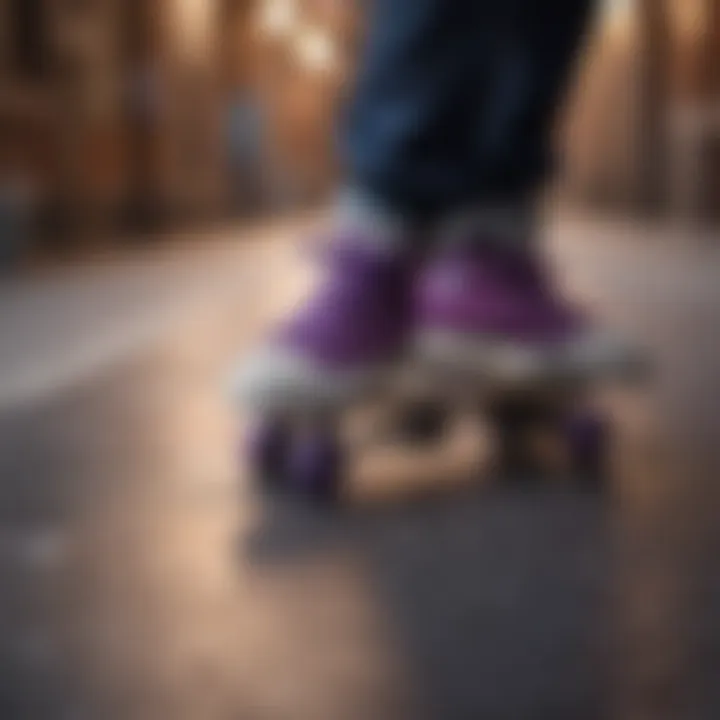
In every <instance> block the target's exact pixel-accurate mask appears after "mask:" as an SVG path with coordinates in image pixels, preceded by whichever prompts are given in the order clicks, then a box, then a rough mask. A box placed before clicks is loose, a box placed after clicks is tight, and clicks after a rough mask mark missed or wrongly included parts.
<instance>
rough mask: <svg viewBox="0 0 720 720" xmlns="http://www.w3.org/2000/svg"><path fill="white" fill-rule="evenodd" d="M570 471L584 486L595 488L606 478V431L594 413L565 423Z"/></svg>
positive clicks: (605, 423) (606, 426)
mask: <svg viewBox="0 0 720 720" xmlns="http://www.w3.org/2000/svg"><path fill="white" fill-rule="evenodd" d="M566 433H567V443H568V451H569V458H570V470H571V472H572V473H573V475H574V476H575V477H576V478H577V480H578V481H579V482H580V483H582V484H583V485H586V486H590V487H597V486H599V485H602V483H603V482H604V481H605V480H606V479H607V474H608V461H609V447H608V446H609V435H610V432H609V428H608V425H607V422H606V421H605V419H604V418H602V417H600V416H599V415H597V414H593V413H585V414H578V415H575V416H573V417H571V418H569V420H568V424H567V429H566Z"/></svg>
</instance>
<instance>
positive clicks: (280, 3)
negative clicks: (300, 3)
mask: <svg viewBox="0 0 720 720" xmlns="http://www.w3.org/2000/svg"><path fill="white" fill-rule="evenodd" d="M297 16H298V9H297V4H296V3H295V0H266V2H265V3H264V4H263V5H262V8H261V11H260V23H259V24H260V29H261V30H262V31H263V32H265V33H267V34H268V35H271V36H273V37H287V36H288V35H289V34H290V33H291V32H292V31H293V28H294V26H295V23H296V21H297Z"/></svg>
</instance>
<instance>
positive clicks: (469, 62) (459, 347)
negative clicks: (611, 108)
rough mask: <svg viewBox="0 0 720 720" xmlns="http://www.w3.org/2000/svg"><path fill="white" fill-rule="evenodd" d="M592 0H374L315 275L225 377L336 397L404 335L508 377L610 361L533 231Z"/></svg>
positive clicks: (619, 351) (274, 405)
mask: <svg viewBox="0 0 720 720" xmlns="http://www.w3.org/2000/svg"><path fill="white" fill-rule="evenodd" d="M593 5H594V3H593V2H592V0H543V2H537V1H536V0H502V2H497V1H496V0H412V1H409V0H378V1H377V2H375V3H374V4H373V7H372V9H371V15H370V18H369V21H370V22H369V33H368V37H367V39H366V44H365V49H364V53H363V54H362V57H361V63H360V68H359V74H358V77H357V80H356V86H355V89H354V95H353V97H352V99H351V102H350V104H349V106H348V108H347V113H346V116H345V117H344V118H343V121H344V122H343V126H342V142H341V144H342V148H341V149H342V158H343V161H344V164H345V169H346V185H345V191H344V192H343V193H341V196H340V199H339V201H338V203H337V208H336V210H337V211H336V213H335V218H334V229H333V231H332V237H331V242H330V246H331V247H330V249H329V252H328V254H327V258H326V261H327V277H326V279H325V281H324V282H323V283H321V285H320V287H319V288H318V289H317V290H316V291H315V293H314V295H313V296H312V297H311V298H310V299H309V300H308V301H307V302H306V303H305V304H304V305H303V306H302V307H300V308H299V309H297V310H296V311H295V312H294V313H293V314H292V315H291V317H289V318H288V319H287V320H286V321H285V322H283V323H282V324H281V325H280V327H279V328H277V329H276V331H275V332H274V333H273V335H272V338H271V339H270V341H269V342H267V343H266V344H265V346H264V347H263V348H261V349H260V351H259V352H258V353H256V354H255V355H254V356H253V357H252V358H251V359H250V360H249V361H247V362H246V363H244V365H243V367H242V368H241V370H240V373H239V377H238V386H237V388H236V389H237V390H238V392H239V395H240V397H241V399H243V400H244V401H245V402H246V403H248V404H249V405H250V406H251V407H254V408H256V409H262V410H264V411H266V412H268V411H269V412H281V411H287V410H292V411H294V410H298V409H300V410H304V409H309V408H311V407H317V406H322V407H325V406H328V405H330V406H332V405H333V404H336V405H341V404H342V403H345V402H349V401H351V400H352V399H353V398H354V397H356V396H357V394H359V393H360V392H362V391H365V390H367V389H368V388H369V387H370V386H371V385H372V384H373V383H374V382H375V381H376V379H378V378H381V377H384V374H383V373H382V372H381V371H383V370H385V369H387V368H388V367H389V366H390V367H391V366H392V365H393V363H395V362H396V361H397V360H398V359H400V358H403V357H407V353H406V351H407V350H408V349H409V348H412V350H413V353H415V352H416V353H417V355H416V357H417V358H418V359H423V358H432V359H433V360H434V361H440V362H442V363H444V364H445V366H446V367H449V368H457V369H460V368H462V369H464V370H470V371H472V372H477V373H478V374H479V376H482V377H487V376H488V374H490V375H491V376H492V375H494V374H500V375H501V376H502V377H503V378H505V379H512V380H519V381H528V380H538V379H541V378H542V376H543V373H545V372H552V373H556V372H557V371H558V369H562V368H566V369H568V370H573V369H577V367H578V365H579V364H582V367H584V368H586V369H588V370H592V371H595V370H596V369H597V370H599V369H600V368H603V367H606V366H609V365H612V364H614V363H618V362H621V361H622V360H623V359H624V357H625V356H626V355H628V354H629V352H630V348H629V346H628V345H627V344H626V343H624V342H622V341H621V340H620V339H619V338H615V337H614V336H612V335H611V334H610V333H607V332H603V331H601V330H600V329H599V328H597V327H595V326H594V325H593V323H591V322H590V321H589V319H588V318H587V317H586V315H585V314H584V313H583V312H582V311H581V310H580V309H579V308H577V307H576V306H575V305H574V304H573V303H571V302H570V301H569V300H568V299H567V298H565V297H563V295H562V294H561V293H560V292H559V290H558V288H557V287H556V285H555V284H554V282H553V279H552V277H551V276H550V274H549V273H548V271H547V270H546V268H545V267H544V266H543V263H542V261H541V258H540V257H539V252H538V246H537V235H538V224H539V222H538V217H537V206H538V203H539V199H540V194H541V192H542V190H543V187H544V185H545V183H546V181H547V179H548V177H549V175H550V173H551V170H552V167H553V152H552V150H553V148H552V136H553V130H554V120H555V117H556V113H557V110H558V108H559V105H560V102H561V100H562V96H563V90H564V89H565V88H566V86H567V84H568V79H569V76H570V73H571V70H572V68H573V65H574V60H575V58H576V56H577V54H578V50H579V48H580V45H581V40H582V38H583V36H584V34H585V30H586V28H587V27H588V25H589V22H590V20H591V15H592V14H593Z"/></svg>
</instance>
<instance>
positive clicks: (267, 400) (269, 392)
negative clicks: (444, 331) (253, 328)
mask: <svg viewBox="0 0 720 720" xmlns="http://www.w3.org/2000/svg"><path fill="white" fill-rule="evenodd" d="M326 262H327V274H326V277H325V279H324V281H323V282H322V283H321V286H320V288H319V289H318V290H317V291H316V292H315V294H314V295H313V296H312V297H311V298H310V299H309V301H307V303H306V304H305V305H304V306H303V307H301V308H300V310H299V311H298V312H297V313H296V314H295V315H294V316H292V317H291V318H290V319H289V320H288V321H287V322H286V323H285V324H284V325H283V326H281V327H280V328H279V329H278V330H277V331H276V333H275V334H274V336H273V338H272V339H271V341H270V342H269V343H268V344H267V345H266V346H265V347H264V348H263V349H261V350H260V352H258V353H257V354H256V355H255V356H254V357H252V358H251V359H250V360H249V361H247V362H246V363H245V365H244V367H243V368H242V369H241V372H240V373H239V375H238V377H237V381H236V383H235V390H236V394H237V395H238V396H239V398H240V399H241V401H242V402H243V403H244V404H245V405H248V406H250V407H251V408H254V409H259V410H263V411H265V412H271V413H284V412H296V411H300V412H303V411H306V410H310V409H323V408H330V407H337V406H339V405H342V404H344V403H347V402H349V401H351V400H352V399H354V398H355V397H357V396H358V395H361V394H362V393H364V392H367V391H369V390H371V389H372V388H373V386H374V385H375V384H376V383H377V382H378V381H381V380H382V379H383V378H384V377H386V375H387V372H388V371H389V370H392V368H393V367H394V366H395V365H396V362H397V360H398V359H399V358H400V357H401V356H402V354H403V351H404V350H405V347H406V344H407V340H408V333H409V329H410V320H411V302H412V283H413V280H414V277H415V272H414V267H415V263H414V262H413V260H412V259H411V258H410V257H409V254H408V253H401V252H399V251H397V250H389V249H388V250H384V249H378V248H377V247H375V246H372V245H371V244H370V243H363V242H362V238H358V239H355V238H352V237H350V238H347V239H343V240H342V241H340V242H338V243H336V244H335V246H334V247H333V248H331V249H330V250H329V251H328V252H327V253H326Z"/></svg>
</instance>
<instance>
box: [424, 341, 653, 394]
mask: <svg viewBox="0 0 720 720" xmlns="http://www.w3.org/2000/svg"><path fill="white" fill-rule="evenodd" d="M414 356H415V357H416V358H418V360H419V362H420V363H421V364H422V365H423V366H425V367H427V368H431V369H433V370H434V371H436V372H439V373H441V374H443V375H445V376H446V377H448V379H450V380H453V379H456V380H458V381H463V382H470V383H478V384H479V385H481V386H491V387H494V386H499V387H504V386H511V387H512V386H517V385H519V386H541V385H546V384H547V385H554V384H563V383H578V384H584V383H590V382H595V381H602V380H618V381H620V382H624V381H632V380H635V379H639V378H640V377H644V376H645V374H646V371H647V366H646V363H645V361H644V359H643V358H642V356H641V354H640V352H639V351H636V350H635V349H633V348H632V347H631V346H630V345H629V344H628V343H625V342H623V341H622V340H620V339H618V338H615V337H613V336H610V335H608V334H605V333H600V332H593V333H586V334H584V335H583V336H580V337H578V338H575V339H573V340H572V341H571V342H563V343H555V344H552V345H540V344H519V343H517V342H509V341H507V340H503V339H498V338H490V337H478V336H468V335H466V334H460V333H455V332H450V331H437V330H431V331H425V332H422V333H420V334H419V335H417V336H416V340H415V347H414Z"/></svg>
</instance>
